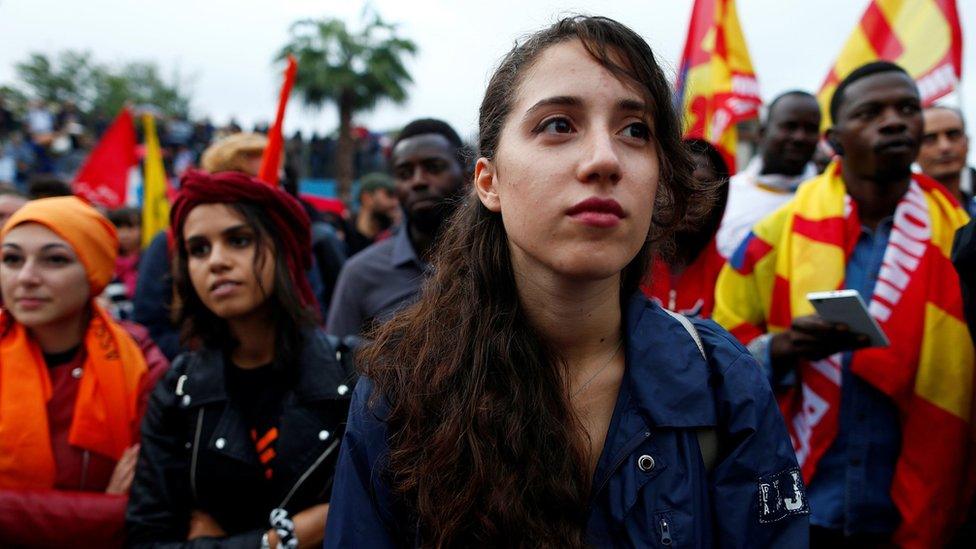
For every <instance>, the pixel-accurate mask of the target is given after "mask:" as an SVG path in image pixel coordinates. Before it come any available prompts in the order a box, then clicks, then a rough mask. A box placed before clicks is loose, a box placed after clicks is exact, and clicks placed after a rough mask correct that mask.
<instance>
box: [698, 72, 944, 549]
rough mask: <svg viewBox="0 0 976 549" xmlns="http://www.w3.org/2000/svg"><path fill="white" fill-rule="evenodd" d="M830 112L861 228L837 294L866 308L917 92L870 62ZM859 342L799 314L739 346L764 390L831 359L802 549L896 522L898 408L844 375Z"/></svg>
mask: <svg viewBox="0 0 976 549" xmlns="http://www.w3.org/2000/svg"><path fill="white" fill-rule="evenodd" d="M830 114H831V118H832V119H833V121H834V126H833V127H832V128H831V129H830V130H828V139H829V141H830V142H831V145H832V147H833V148H834V150H835V151H837V153H838V155H839V157H840V161H839V162H840V174H841V176H842V179H843V182H844V185H845V189H846V192H847V196H848V198H849V199H850V200H851V202H853V203H854V204H855V205H856V207H857V212H858V217H859V220H860V222H861V232H860V235H859V236H858V237H857V240H856V242H854V243H853V246H852V248H848V250H850V253H849V254H848V255H847V262H846V265H845V269H844V287H845V288H849V289H855V290H857V291H858V292H859V293H860V294H861V296H862V298H863V299H864V301H865V302H869V301H870V300H871V296H872V295H873V294H874V290H875V285H876V282H877V280H878V277H879V272H880V271H881V269H882V263H883V260H884V257H885V251H886V250H887V248H888V244H889V237H890V236H891V234H892V225H893V220H892V216H893V215H894V213H895V208H896V206H897V205H898V204H899V202H900V201H901V200H902V197H903V196H904V195H905V193H906V192H907V190H908V189H909V186H910V184H911V177H912V176H911V171H910V169H911V164H912V161H913V160H914V158H915V156H916V154H917V152H918V148H919V144H920V141H921V138H922V115H921V108H920V101H919V94H918V91H917V89H916V87H915V85H914V83H913V82H912V81H911V79H910V78H909V77H908V75H907V74H906V73H905V72H904V71H902V70H901V69H900V68H899V67H897V66H895V65H892V64H890V63H873V64H869V65H866V66H864V67H862V68H860V69H857V70H856V71H854V72H853V73H851V75H850V76H848V77H847V78H846V79H845V80H844V81H843V82H841V84H840V85H839V86H838V88H837V90H836V92H835V94H834V97H833V99H832V101H831V105H830ZM785 230H790V228H789V226H787V228H786V229H785ZM746 244H748V243H746ZM744 245H745V244H744ZM809 261H811V262H815V261H817V258H814V257H811V258H809ZM719 284H720V286H721V284H722V281H721V279H720V282H719ZM824 289H830V288H824ZM723 306H724V307H725V308H726V312H728V313H731V314H724V316H725V320H726V322H727V321H728V319H730V318H735V317H736V315H737V312H736V311H735V310H734V309H735V305H734V304H730V302H729V301H728V300H725V301H724V303H723V300H722V299H721V291H720V292H719V296H717V299H716V315H715V318H716V320H719V322H720V323H722V322H723V320H722V319H720V317H722V316H723V312H722V311H721V309H722V308H723ZM740 313H741V312H740ZM738 317H739V318H742V314H738ZM726 327H729V326H726ZM866 339H867V338H866V337H864V336H861V335H858V334H853V333H851V331H850V330H849V329H848V327H847V326H844V325H841V324H834V323H830V322H827V321H825V320H823V319H822V318H820V317H819V316H818V315H809V316H799V317H796V316H794V317H793V319H792V325H791V326H790V328H789V329H787V330H784V331H782V332H779V333H776V334H772V333H767V334H765V335H762V336H759V337H757V338H755V339H753V340H752V342H751V343H750V344H749V349H750V351H752V353H753V354H754V355H755V356H756V358H757V359H758V360H759V361H760V363H761V364H762V365H763V367H764V368H765V369H766V371H767V374H768V376H769V379H770V380H771V382H772V383H773V385H774V388H780V389H782V388H787V387H793V386H794V385H795V384H796V382H797V367H798V366H799V364H800V363H802V362H804V361H817V360H821V359H824V358H826V357H829V356H831V355H834V354H836V353H841V357H842V359H841V372H840V378H841V379H840V404H839V414H838V415H839V418H838V424H839V427H838V430H837V433H836V436H835V437H834V439H833V441H832V442H831V443H830V446H829V447H828V448H827V450H826V451H825V453H824V454H823V455H822V456H821V457H820V459H819V461H818V462H817V465H816V472H815V473H814V474H813V477H812V479H810V482H809V485H808V497H809V500H810V512H811V515H810V523H811V525H812V528H811V546H812V547H818V546H819V547H827V546H839V547H845V546H858V547H860V546H872V545H875V544H884V543H888V542H890V541H891V536H892V535H893V534H894V533H895V531H896V529H898V527H899V525H900V524H901V520H902V517H901V516H900V515H899V511H898V509H897V508H896V506H895V503H894V501H893V498H892V495H891V487H892V479H893V478H894V474H895V467H896V463H897V462H898V460H899V456H900V454H901V449H902V445H901V418H900V416H899V409H898V408H897V407H896V404H895V402H894V401H893V400H892V399H891V398H889V397H888V396H887V395H886V394H884V393H882V392H881V391H880V390H879V389H877V388H876V387H875V386H874V385H872V384H870V383H869V382H867V381H865V380H864V379H862V378H860V377H858V376H857V375H855V374H854V373H852V371H851V362H852V356H853V354H854V351H855V350H856V349H858V348H861V347H864V346H865V345H866V344H867V341H866ZM961 480H962V479H960V481H961Z"/></svg>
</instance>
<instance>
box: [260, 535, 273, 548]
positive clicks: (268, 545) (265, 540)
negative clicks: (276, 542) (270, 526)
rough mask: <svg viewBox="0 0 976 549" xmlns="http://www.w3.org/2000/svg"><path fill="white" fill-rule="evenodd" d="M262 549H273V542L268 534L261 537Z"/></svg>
mask: <svg viewBox="0 0 976 549" xmlns="http://www.w3.org/2000/svg"><path fill="white" fill-rule="evenodd" d="M261 549H271V540H269V539H268V533H267V532H265V533H264V535H263V536H261Z"/></svg>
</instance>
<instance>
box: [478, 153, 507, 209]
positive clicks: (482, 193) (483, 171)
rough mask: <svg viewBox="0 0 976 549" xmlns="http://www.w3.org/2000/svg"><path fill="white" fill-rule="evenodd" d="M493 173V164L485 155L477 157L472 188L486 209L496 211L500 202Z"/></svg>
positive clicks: (499, 207)
mask: <svg viewBox="0 0 976 549" xmlns="http://www.w3.org/2000/svg"><path fill="white" fill-rule="evenodd" d="M495 173H496V172H495V165H494V164H492V162H491V160H488V159H487V158H485V157H481V158H479V159H478V162H477V163H475V165H474V189H475V191H476V192H477V193H478V199H479V200H481V203H482V204H484V206H485V207H486V208H488V211H491V212H495V213H498V212H500V211H501V209H502V204H501V199H499V197H498V187H497V184H498V180H497V178H496V177H495Z"/></svg>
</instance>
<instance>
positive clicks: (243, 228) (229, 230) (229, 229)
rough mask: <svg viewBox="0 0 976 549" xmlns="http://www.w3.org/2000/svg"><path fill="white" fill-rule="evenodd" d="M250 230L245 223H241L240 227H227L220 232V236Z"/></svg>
mask: <svg viewBox="0 0 976 549" xmlns="http://www.w3.org/2000/svg"><path fill="white" fill-rule="evenodd" d="M250 228H251V227H250V226H249V225H247V224H246V223H241V224H240V225H234V226H233V227H227V228H226V229H224V230H222V231H220V234H224V235H227V234H233V233H236V232H240V231H246V230H249V229H250Z"/></svg>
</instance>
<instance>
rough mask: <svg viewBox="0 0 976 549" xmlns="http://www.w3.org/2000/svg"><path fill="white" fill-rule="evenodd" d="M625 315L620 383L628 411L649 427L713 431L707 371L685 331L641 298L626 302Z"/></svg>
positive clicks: (712, 402)
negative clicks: (633, 409) (624, 366)
mask: <svg viewBox="0 0 976 549" xmlns="http://www.w3.org/2000/svg"><path fill="white" fill-rule="evenodd" d="M625 315H626V326H627V371H626V372H625V373H624V380H623V383H626V384H628V385H627V387H628V391H629V394H630V398H631V401H632V402H631V403H632V405H633V406H635V407H636V408H637V410H638V411H639V413H641V415H643V416H644V417H645V419H646V420H647V421H648V423H649V425H652V426H656V427H706V426H714V425H715V424H716V411H715V399H714V396H713V393H712V387H711V379H710V378H711V375H710V372H711V368H710V366H709V364H707V363H706V362H705V360H703V359H702V356H701V353H700V352H699V350H698V346H697V344H696V343H695V341H694V339H692V337H691V335H690V334H689V333H688V332H687V330H685V328H684V327H683V326H682V325H681V323H679V322H678V321H677V320H675V319H673V318H671V316H670V315H668V314H667V313H666V312H664V311H663V310H662V309H661V308H660V306H658V305H656V304H655V303H653V302H652V301H651V300H649V299H647V298H646V297H644V295H643V294H640V293H638V294H635V295H634V296H633V297H631V298H630V301H629V303H628V304H627V308H626V312H625ZM705 350H706V353H707V352H708V346H707V345H706V348H705Z"/></svg>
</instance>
